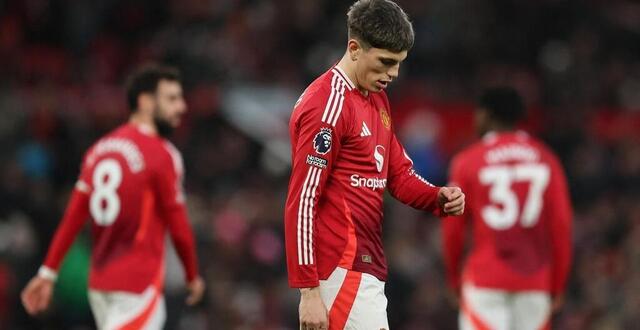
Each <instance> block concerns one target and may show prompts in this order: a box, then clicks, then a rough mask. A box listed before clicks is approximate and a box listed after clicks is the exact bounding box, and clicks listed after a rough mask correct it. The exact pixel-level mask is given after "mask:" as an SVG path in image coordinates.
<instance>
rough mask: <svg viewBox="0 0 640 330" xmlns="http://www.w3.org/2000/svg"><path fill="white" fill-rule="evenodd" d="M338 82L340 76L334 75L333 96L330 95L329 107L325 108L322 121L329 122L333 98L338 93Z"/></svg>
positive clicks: (332, 83) (332, 80)
mask: <svg viewBox="0 0 640 330" xmlns="http://www.w3.org/2000/svg"><path fill="white" fill-rule="evenodd" d="M337 80H338V76H337V75H334V76H333V78H332V79H331V94H330V95H329V99H328V100H327V105H326V106H325V107H324V113H323V114H322V121H323V122H325V123H326V122H327V115H328V114H329V109H330V108H331V104H332V103H333V98H334V97H335V94H336V92H337V90H336V88H335V85H336V81H337Z"/></svg>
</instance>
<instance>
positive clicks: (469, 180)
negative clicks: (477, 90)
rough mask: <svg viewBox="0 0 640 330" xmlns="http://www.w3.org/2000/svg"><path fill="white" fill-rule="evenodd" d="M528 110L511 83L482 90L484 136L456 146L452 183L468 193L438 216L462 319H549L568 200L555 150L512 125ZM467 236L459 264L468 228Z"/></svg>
mask: <svg viewBox="0 0 640 330" xmlns="http://www.w3.org/2000/svg"><path fill="white" fill-rule="evenodd" d="M524 115H525V109H524V105H523V102H522V100H521V98H520V96H519V95H518V93H517V92H516V91H515V90H513V89H511V88H508V87H497V88H493V89H489V90H487V91H485V93H484V94H483V95H482V96H481V97H480V99H479V104H478V109H477V111H476V126H477V130H478V132H479V133H480V134H481V135H482V140H480V141H478V142H476V143H475V144H473V145H471V146H469V147H468V148H466V149H465V150H463V151H461V152H460V153H459V154H458V155H456V157H455V158H454V159H453V161H452V163H451V168H450V184H451V185H456V186H459V187H461V188H462V189H463V190H464V192H465V194H466V197H467V207H466V212H465V214H464V215H463V216H459V217H450V218H447V219H446V220H444V221H443V235H444V257H445V265H446V270H447V279H448V283H449V285H450V286H451V288H452V289H453V290H455V292H456V293H457V295H458V298H459V299H458V301H459V307H460V329H463V330H467V329H476V330H480V329H518V330H527V329H530V330H540V329H549V328H550V316H551V313H552V311H553V310H554V309H557V308H559V307H560V304H561V302H562V293H563V291H564V289H565V285H566V281H567V276H568V272H569V266H570V261H571V221H572V209H571V201H570V198H569V193H568V189H567V181H566V178H565V174H564V171H563V169H562V166H561V164H560V162H559V160H558V159H557V157H556V156H555V155H554V154H553V152H551V150H549V148H547V147H546V146H545V145H544V144H543V143H542V142H540V141H539V140H537V139H535V138H533V137H532V136H530V135H528V134H527V133H525V132H523V131H520V130H517V129H516V124H517V122H518V121H519V120H520V119H522V118H523V117H524ZM468 227H470V228H472V237H473V243H472V245H471V246H470V249H469V250H470V251H469V255H468V256H467V257H466V260H465V262H464V267H463V268H462V267H461V264H462V259H463V248H464V243H465V242H464V234H465V231H466V229H467V228H468Z"/></svg>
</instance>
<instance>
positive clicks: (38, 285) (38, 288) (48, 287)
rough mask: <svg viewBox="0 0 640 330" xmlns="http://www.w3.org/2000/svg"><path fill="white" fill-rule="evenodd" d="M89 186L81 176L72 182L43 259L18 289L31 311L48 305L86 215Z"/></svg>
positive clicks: (87, 213) (38, 310)
mask: <svg viewBox="0 0 640 330" xmlns="http://www.w3.org/2000/svg"><path fill="white" fill-rule="evenodd" d="M89 189H90V188H89V186H88V185H87V184H85V183H84V182H83V181H81V180H79V181H78V183H77V184H76V187H75V189H74V190H73V192H72V193H71V198H70V199H69V202H68V204H67V207H66V210H65V212H64V216H63V218H62V221H61V222H60V225H59V226H58V229H57V230H56V233H55V234H54V236H53V240H52V241H51V245H50V246H49V250H48V252H47V256H46V258H45V261H44V263H43V264H42V266H40V269H39V270H38V274H37V275H36V276H35V277H34V278H33V279H32V280H31V281H30V282H29V284H27V286H26V287H25V289H24V290H23V291H22V294H21V298H22V303H23V305H24V307H25V309H26V310H27V312H28V313H29V314H31V315H34V314H37V313H39V312H42V311H44V310H46V309H47V307H48V306H49V303H50V301H51V295H52V292H53V284H54V282H55V280H56V279H57V277H58V268H59V267H60V263H61V262H62V260H63V259H64V256H65V254H66V253H67V251H68V250H69V247H70V246H71V244H72V243H73V241H74V240H75V238H76V236H77V235H78V233H79V232H80V230H81V229H82V227H83V225H84V223H85V220H86V219H87V218H88V217H89V195H88V193H89Z"/></svg>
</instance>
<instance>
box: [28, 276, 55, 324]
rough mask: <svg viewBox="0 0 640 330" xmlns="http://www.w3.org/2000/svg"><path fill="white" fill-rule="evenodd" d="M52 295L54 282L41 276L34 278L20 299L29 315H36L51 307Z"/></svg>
mask: <svg viewBox="0 0 640 330" xmlns="http://www.w3.org/2000/svg"><path fill="white" fill-rule="evenodd" d="M52 294H53V281H52V280H49V279H45V278H42V277H40V276H34V277H33V278H32V279H31V281H29V284H27V286H26V287H25V288H24V290H22V293H21V294H20V298H21V299H22V305H24V309H26V310H27V313H29V314H30V315H36V314H38V313H41V312H43V311H45V310H46V309H47V308H48V307H49V303H50V302H51V296H52Z"/></svg>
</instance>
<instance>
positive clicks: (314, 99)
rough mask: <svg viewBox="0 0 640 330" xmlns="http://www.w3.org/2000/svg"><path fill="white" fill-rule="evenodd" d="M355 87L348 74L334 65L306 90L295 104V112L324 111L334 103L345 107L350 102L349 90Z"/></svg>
mask: <svg viewBox="0 0 640 330" xmlns="http://www.w3.org/2000/svg"><path fill="white" fill-rule="evenodd" d="M353 88H354V85H353V83H352V82H351V81H350V80H349V79H348V78H347V77H346V74H344V72H343V71H342V70H341V69H339V68H338V67H333V68H331V69H330V70H328V71H327V72H325V73H323V74H322V75H320V76H319V77H318V78H317V79H316V80H314V81H313V82H312V83H311V84H310V85H309V86H308V87H307V88H306V89H305V90H304V92H303V93H302V95H300V98H299V99H298V101H297V102H296V104H295V106H294V114H295V113H300V112H310V111H311V112H317V113H322V112H323V111H325V110H326V109H327V108H331V107H332V106H333V105H334V104H335V106H338V105H340V106H342V107H344V106H345V104H347V105H348V104H349V101H348V98H347V96H348V95H347V92H348V91H349V90H351V89H353ZM328 103H330V104H329V105H330V106H329V107H328V106H327V104H328Z"/></svg>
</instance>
